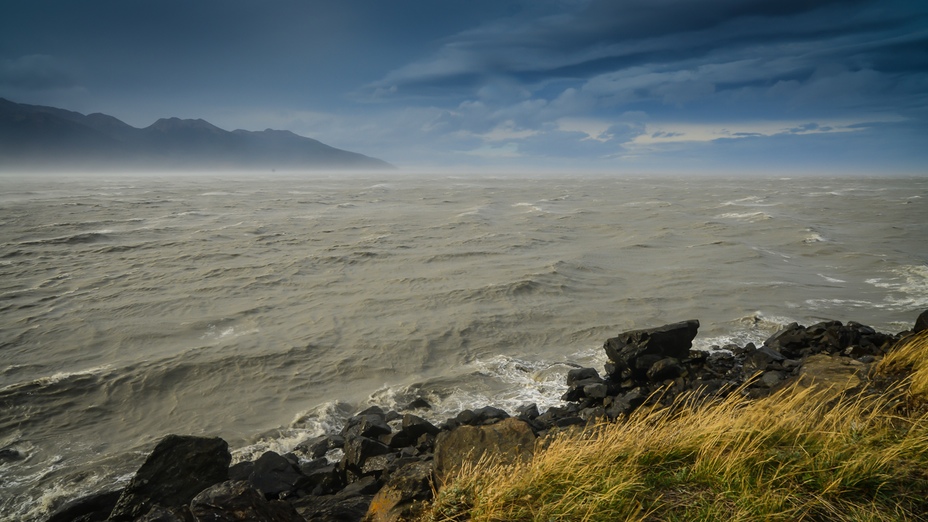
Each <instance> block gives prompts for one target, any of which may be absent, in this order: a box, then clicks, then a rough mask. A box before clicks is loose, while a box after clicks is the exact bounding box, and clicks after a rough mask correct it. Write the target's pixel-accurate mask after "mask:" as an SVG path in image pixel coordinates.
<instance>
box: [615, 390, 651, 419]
mask: <svg viewBox="0 0 928 522" xmlns="http://www.w3.org/2000/svg"><path fill="white" fill-rule="evenodd" d="M647 398H648V396H647V394H645V393H644V391H643V390H642V389H641V388H635V389H633V390H630V391H629V392H627V393H625V394H624V395H622V396H621V397H616V398H615V400H613V402H612V404H611V405H610V406H609V407H607V408H606V416H607V417H609V418H610V419H616V418H618V417H619V416H621V415H628V414H629V413H631V412H632V411H634V410H635V409H636V408H638V407H639V406H641V405H642V404H644V402H645V401H646V400H647Z"/></svg>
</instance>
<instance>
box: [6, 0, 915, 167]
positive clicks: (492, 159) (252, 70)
mask: <svg viewBox="0 0 928 522" xmlns="http://www.w3.org/2000/svg"><path fill="white" fill-rule="evenodd" d="M0 97H4V98H7V99H9V100H12V101H15V102H19V103H30V104H39V105H51V106H56V107H61V108H65V109H70V110H74V111H78V112H81V113H85V114H88V113H94V112H103V113H106V114H110V115H112V116H115V117H117V118H119V119H121V120H123V121H125V122H126V123H129V124H130V125H133V126H136V127H146V126H148V125H151V124H152V123H154V122H155V121H156V120H157V119H159V118H162V117H172V116H176V117H180V118H203V119H205V120H207V121H209V122H211V123H213V124H215V125H217V126H219V127H221V128H224V129H227V130H233V129H238V128H242V129H247V130H264V129H266V128H273V129H286V130H291V131H293V132H295V133H297V134H300V135H303V136H308V137H311V138H315V139H318V140H320V141H322V142H324V143H327V144H329V145H332V146H336V147H339V148H344V149H348V150H351V151H355V152H361V153H363V154H367V155H370V156H375V157H378V158H381V159H384V160H386V161H389V162H391V163H393V164H394V165H397V166H398V167H400V168H403V169H412V170H416V169H425V170H428V169H437V168H448V169H460V170H507V169H511V170H526V171H532V170H535V169H538V170H542V169H543V170H553V171H564V172H582V171H597V172H621V173H632V174H633V173H648V172H664V173H688V172H694V173H696V172H699V173H721V174H739V173H745V174H750V173H774V174H776V173H782V174H785V175H792V174H801V173H813V174H827V175H832V174H843V173H862V174H873V175H880V174H903V175H928V1H926V0H700V1H694V0H266V1H259V0H81V1H66V0H55V1H52V0H3V2H2V3H0Z"/></svg>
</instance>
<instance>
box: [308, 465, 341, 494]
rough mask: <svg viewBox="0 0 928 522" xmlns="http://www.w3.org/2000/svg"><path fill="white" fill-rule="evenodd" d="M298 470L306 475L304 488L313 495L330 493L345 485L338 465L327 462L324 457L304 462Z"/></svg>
mask: <svg viewBox="0 0 928 522" xmlns="http://www.w3.org/2000/svg"><path fill="white" fill-rule="evenodd" d="M300 471H301V472H302V473H303V475H304V476H305V477H306V481H307V485H306V489H308V490H309V491H310V493H312V494H313V495H317V496H318V495H330V494H332V493H335V492H336V491H338V490H340V489H342V488H343V487H344V486H345V484H344V481H343V480H342V474H341V473H340V470H339V465H338V464H329V463H328V461H326V459H319V460H316V461H313V462H310V463H307V464H304V465H303V466H302V467H301V468H300Z"/></svg>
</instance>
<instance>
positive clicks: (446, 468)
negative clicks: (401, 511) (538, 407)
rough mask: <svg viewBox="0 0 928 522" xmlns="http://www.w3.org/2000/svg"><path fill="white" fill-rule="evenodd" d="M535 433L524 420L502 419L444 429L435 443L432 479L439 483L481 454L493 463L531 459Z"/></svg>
mask: <svg viewBox="0 0 928 522" xmlns="http://www.w3.org/2000/svg"><path fill="white" fill-rule="evenodd" d="M534 452H535V434H534V432H532V428H531V427H530V426H529V425H528V424H527V423H526V422H525V421H522V420H519V419H515V418H511V417H510V418H508V419H504V420H502V421H500V422H497V423H496V424H491V425H489V426H461V427H459V428H456V429H454V430H452V431H443V432H442V433H440V434H439V435H438V440H437V442H436V443H435V464H434V465H435V479H436V483H437V484H439V485H441V484H443V483H444V482H445V480H447V479H448V477H450V476H451V475H453V474H454V473H456V472H457V471H458V470H460V469H461V466H462V465H464V463H465V462H469V463H475V462H477V461H478V460H480V458H481V457H483V456H484V455H487V454H489V455H492V458H493V459H494V462H498V463H500V464H511V463H515V462H524V461H527V460H529V459H531V458H532V456H533V455H534Z"/></svg>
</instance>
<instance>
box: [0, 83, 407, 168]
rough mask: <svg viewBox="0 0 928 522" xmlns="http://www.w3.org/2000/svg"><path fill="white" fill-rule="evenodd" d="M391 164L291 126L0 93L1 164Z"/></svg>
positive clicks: (337, 165) (120, 165) (358, 166)
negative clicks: (249, 125)
mask: <svg viewBox="0 0 928 522" xmlns="http://www.w3.org/2000/svg"><path fill="white" fill-rule="evenodd" d="M8 168H15V169H24V170H44V169H74V170H86V169H125V168H130V169H140V170H149V169H151V170H180V169H188V170H207V169H209V170H214V169H230V170H277V169H287V170H317V169H365V170H368V169H370V170H374V169H392V168H395V167H394V166H393V165H391V164H389V163H387V162H385V161H383V160H380V159H377V158H372V157H370V156H365V155H363V154H359V153H357V152H351V151H347V150H343V149H338V148H335V147H332V146H330V145H326V144H324V143H322V142H320V141H318V140H314V139H312V138H307V137H305V136H300V135H298V134H295V133H293V132H291V131H289V130H273V129H265V130H263V131H249V130H244V129H236V130H234V131H227V130H224V129H221V128H219V127H217V126H215V125H213V124H212V123H210V122H208V121H206V120H203V119H199V118H198V119H182V118H177V117H169V118H161V119H159V120H157V121H155V122H154V123H152V124H151V125H149V126H148V127H142V128H139V127H133V126H131V125H129V124H128V123H125V122H123V121H122V120H120V119H118V118H116V117H114V116H110V115H108V114H104V113H100V112H96V113H92V114H87V115H84V114H81V113H79V112H74V111H69V110H66V109H60V108H57V107H49V106H44V105H28V104H20V103H16V102H12V101H10V100H7V99H5V98H0V170H6V169H8Z"/></svg>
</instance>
